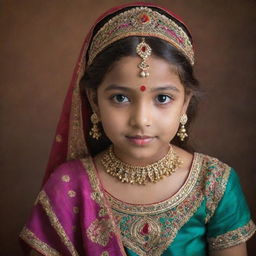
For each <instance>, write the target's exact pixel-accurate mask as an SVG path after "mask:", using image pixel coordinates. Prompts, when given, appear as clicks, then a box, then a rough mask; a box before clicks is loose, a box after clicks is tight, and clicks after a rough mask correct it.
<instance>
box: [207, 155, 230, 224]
mask: <svg viewBox="0 0 256 256" xmlns="http://www.w3.org/2000/svg"><path fill="white" fill-rule="evenodd" d="M204 170H205V177H206V178H205V180H206V183H205V196H206V198H207V201H206V209H207V214H206V218H205V223H207V222H209V220H210V218H211V217H212V216H213V214H214V212H215V210H216V208H217V205H218V203H219V201H220V200H221V198H222V197H223V195H224V192H225V189H226V185H227V181H228V177H229V175H230V170H231V168H230V167H229V166H228V165H226V164H224V163H222V162H220V161H219V160H218V159H216V158H213V157H208V156H206V159H205V164H204Z"/></svg>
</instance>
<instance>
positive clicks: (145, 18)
mask: <svg viewBox="0 0 256 256" xmlns="http://www.w3.org/2000/svg"><path fill="white" fill-rule="evenodd" d="M140 20H141V22H142V23H146V22H148V21H149V17H148V15H146V14H143V15H142V16H141V18H140Z"/></svg>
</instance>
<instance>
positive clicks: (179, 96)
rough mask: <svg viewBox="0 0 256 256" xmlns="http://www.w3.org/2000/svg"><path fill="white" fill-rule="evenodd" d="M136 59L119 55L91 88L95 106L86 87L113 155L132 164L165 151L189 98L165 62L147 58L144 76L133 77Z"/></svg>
mask: <svg viewBox="0 0 256 256" xmlns="http://www.w3.org/2000/svg"><path fill="white" fill-rule="evenodd" d="M141 61H142V59H141V58H139V57H124V58H122V59H120V60H119V61H118V62H116V63H115V64H114V66H113V67H112V68H111V70H110V72H109V73H107V74H106V76H105V77H104V80H103V82H102V83H101V84H100V86H99V87H98V89H97V104H96V103H95V100H93V98H94V97H95V95H94V96H93V92H92V91H88V97H89V100H90V103H91V105H92V108H93V109H94V111H95V112H96V113H97V114H98V115H99V117H100V119H101V122H102V125H103V129H104V131H105V133H106V135H107V137H108V138H109V139H110V140H111V141H112V143H113V144H114V150H115V153H116V154H117V156H118V157H119V158H120V159H122V160H123V161H124V162H127V163H130V164H136V165H145V164H149V163H152V162H154V161H157V160H158V159H160V158H161V157H163V156H164V155H165V154H166V153H167V151H168V149H169V142H170V141H171V140H172V139H173V138H174V136H175V134H176V133H177V130H178V128H179V122H180V117H181V115H182V114H184V113H186V109H187V106H188V103H189V99H190V97H189V96H186V97H185V91H184V87H183V85H182V84H181V82H180V79H179V76H178V74H177V73H176V72H175V71H174V68H173V67H172V66H170V65H169V64H168V63H167V62H166V61H165V60H163V59H160V58H157V57H154V56H150V57H149V58H148V60H147V63H148V64H149V73H150V75H149V76H148V77H147V78H141V77H140V76H139V73H140V71H141V70H140V69H139V68H138V64H139V63H140V62H141Z"/></svg>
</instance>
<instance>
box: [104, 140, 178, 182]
mask: <svg viewBox="0 0 256 256" xmlns="http://www.w3.org/2000/svg"><path fill="white" fill-rule="evenodd" d="M101 163H102V165H103V166H104V168H105V170H106V172H107V173H108V174H110V175H111V176H113V177H116V178H117V179H118V180H120V181H121V182H124V183H125V182H126V183H130V184H135V183H137V184H140V185H145V184H146V183H148V182H154V183H156V182H158V181H159V180H161V179H162V178H163V177H165V176H170V175H172V174H173V173H174V172H175V171H176V169H177V168H178V167H180V165H181V164H182V161H181V159H180V158H179V156H178V155H177V154H175V152H174V151H173V148H172V146H170V149H169V151H168V153H167V154H166V155H165V156H164V157H163V158H162V159H160V160H158V161H157V162H155V163H153V164H150V165H146V166H132V165H129V164H127V163H124V162H122V161H121V160H120V159H118V158H117V157H116V156H115V154H114V151H113V146H112V145H111V146H110V147H109V149H108V150H107V151H106V153H105V154H104V155H103V158H102V160H101Z"/></svg>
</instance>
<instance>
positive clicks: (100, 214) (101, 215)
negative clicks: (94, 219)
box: [99, 208, 107, 217]
mask: <svg viewBox="0 0 256 256" xmlns="http://www.w3.org/2000/svg"><path fill="white" fill-rule="evenodd" d="M106 215H107V211H106V209H105V208H101V209H100V211H99V217H104V216H106Z"/></svg>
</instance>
